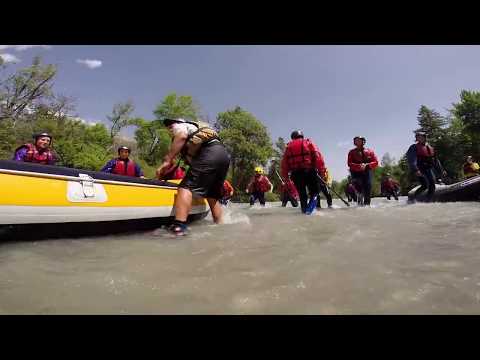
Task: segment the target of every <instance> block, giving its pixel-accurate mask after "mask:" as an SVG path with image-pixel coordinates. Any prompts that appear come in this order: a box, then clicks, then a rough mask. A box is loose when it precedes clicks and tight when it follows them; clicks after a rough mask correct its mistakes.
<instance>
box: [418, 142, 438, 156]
mask: <svg viewBox="0 0 480 360" xmlns="http://www.w3.org/2000/svg"><path fill="white" fill-rule="evenodd" d="M416 147H417V158H433V156H434V155H435V150H433V147H431V146H430V145H429V144H425V145H422V144H420V143H417V144H416Z"/></svg>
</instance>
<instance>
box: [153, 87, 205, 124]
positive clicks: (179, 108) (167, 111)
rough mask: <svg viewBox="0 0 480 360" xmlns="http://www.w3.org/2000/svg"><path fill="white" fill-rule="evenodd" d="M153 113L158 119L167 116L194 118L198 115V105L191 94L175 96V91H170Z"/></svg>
mask: <svg viewBox="0 0 480 360" xmlns="http://www.w3.org/2000/svg"><path fill="white" fill-rule="evenodd" d="M153 113H154V114H155V116H156V118H157V120H160V121H161V120H163V119H165V118H168V117H170V118H172V117H173V118H176V117H181V118H186V119H190V120H196V119H197V118H198V117H199V113H200V107H199V106H198V105H197V104H196V103H195V102H194V100H193V98H192V97H191V96H186V95H180V96H177V94H176V93H174V92H172V93H170V94H168V95H167V96H166V97H165V98H164V99H163V100H162V102H161V103H160V104H158V105H157V107H156V109H155V110H154V112H153Z"/></svg>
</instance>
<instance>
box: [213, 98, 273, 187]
mask: <svg viewBox="0 0 480 360" xmlns="http://www.w3.org/2000/svg"><path fill="white" fill-rule="evenodd" d="M215 127H216V129H217V130H218V132H219V136H220V138H221V139H222V140H223V143H224V144H225V146H226V147H227V149H228V151H229V153H230V155H231V163H230V166H231V169H232V170H231V171H232V172H231V174H232V180H233V184H232V185H233V186H234V187H235V189H242V190H243V189H245V188H246V186H247V184H248V181H249V179H250V177H251V176H252V175H253V170H254V168H255V166H258V165H263V166H265V164H266V163H267V161H268V159H269V158H270V157H271V156H272V154H273V149H272V142H271V140H270V136H269V135H268V132H267V128H266V127H265V126H264V125H263V124H262V123H261V122H260V121H259V120H257V119H256V118H255V116H253V115H252V114H251V113H249V112H247V111H245V110H243V109H242V108H241V107H239V106H237V107H236V108H234V109H232V110H227V111H226V112H222V113H219V114H218V116H217V122H216V124H215ZM237 194H238V192H237Z"/></svg>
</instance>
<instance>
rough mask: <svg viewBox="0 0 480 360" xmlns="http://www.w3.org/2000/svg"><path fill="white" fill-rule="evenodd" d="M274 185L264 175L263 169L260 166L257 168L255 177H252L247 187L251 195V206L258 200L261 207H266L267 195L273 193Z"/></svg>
mask: <svg viewBox="0 0 480 360" xmlns="http://www.w3.org/2000/svg"><path fill="white" fill-rule="evenodd" d="M272 189H273V185H272V183H271V182H270V180H269V179H268V178H267V177H266V176H265V175H263V169H262V168H261V167H260V166H257V167H256V168H255V175H254V176H253V177H252V179H251V180H250V182H249V183H248V186H247V194H251V195H250V205H251V206H252V205H253V204H255V201H256V200H258V201H259V202H260V205H262V206H265V193H266V192H267V191H268V192H271V191H272Z"/></svg>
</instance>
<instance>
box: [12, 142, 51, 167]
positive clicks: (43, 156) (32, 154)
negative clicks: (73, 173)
mask: <svg viewBox="0 0 480 360" xmlns="http://www.w3.org/2000/svg"><path fill="white" fill-rule="evenodd" d="M22 147H26V148H27V153H26V154H25V157H24V158H23V161H26V162H32V163H37V164H44V165H48V164H49V163H51V162H52V161H54V156H53V153H52V152H51V151H50V149H48V150H46V151H44V152H42V153H40V152H39V151H38V149H37V147H36V146H35V145H33V144H24V145H22V146H20V147H19V148H17V150H16V151H15V152H17V151H18V150H20V149H21V148H22Z"/></svg>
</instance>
